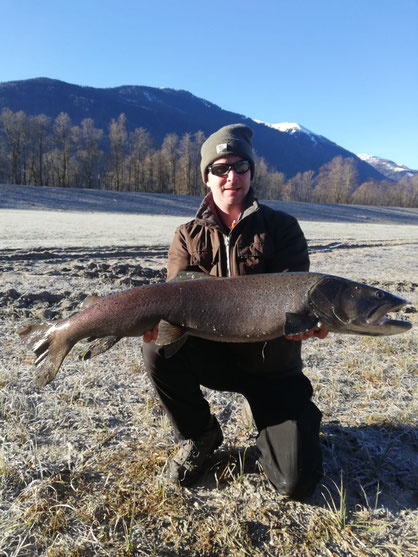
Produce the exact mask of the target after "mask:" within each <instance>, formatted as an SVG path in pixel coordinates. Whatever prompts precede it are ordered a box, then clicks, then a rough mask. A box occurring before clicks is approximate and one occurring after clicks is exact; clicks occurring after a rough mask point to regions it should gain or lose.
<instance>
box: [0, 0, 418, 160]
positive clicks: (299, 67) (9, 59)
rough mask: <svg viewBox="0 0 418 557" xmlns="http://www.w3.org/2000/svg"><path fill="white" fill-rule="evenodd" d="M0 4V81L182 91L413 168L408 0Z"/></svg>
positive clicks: (416, 139) (416, 18)
mask: <svg viewBox="0 0 418 557" xmlns="http://www.w3.org/2000/svg"><path fill="white" fill-rule="evenodd" d="M0 6H1V38H2V41H1V42H2V46H1V49H0V81H12V80H17V79H28V78H32V77H41V76H42V77H51V78H55V79H61V80H63V81H67V82H69V83H76V84H79V85H90V86H93V87H113V86H117V85H148V86H152V87H171V88H174V89H185V90H187V91H190V92H191V93H193V94H194V95H197V96H198V97H201V98H204V99H207V100H209V101H211V102H213V103H215V104H217V105H219V106H221V107H222V108H224V109H227V110H231V111H233V112H238V113H240V114H244V115H245V116H248V117H250V118H254V119H258V120H263V121H265V122H270V123H277V122H298V123H299V124H301V125H303V126H305V127H306V128H308V129H310V130H312V131H313V132H315V133H318V134H321V135H324V136H326V137H327V138H328V139H331V140H332V141H335V142H336V143H338V144H339V145H341V146H343V147H345V148H346V149H349V150H350V151H353V152H354V153H369V154H373V155H377V156H381V157H384V158H389V159H392V160H394V161H396V162H397V163H399V164H405V165H407V166H409V167H411V168H414V169H418V32H417V30H418V0H396V1H395V0H316V1H314V0H258V1H257V2H255V1H254V0H240V1H237V0H230V1H222V2H218V1H217V0H212V1H211V2H203V1H199V0H193V1H189V0H184V1H181V0H179V1H177V2H174V1H168V0H151V1H148V2H145V1H142V0H136V1H134V0H119V1H112V0H71V1H70V2H69V1H68V0H66V1H65V2H64V1H62V0H36V1H34V0H1V2H0ZM255 139H256V138H255Z"/></svg>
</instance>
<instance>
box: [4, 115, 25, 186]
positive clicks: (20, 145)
mask: <svg viewBox="0 0 418 557" xmlns="http://www.w3.org/2000/svg"><path fill="white" fill-rule="evenodd" d="M0 119H1V122H2V124H3V128H4V131H5V133H6V137H7V140H8V145H9V149H8V160H9V176H10V177H9V180H10V181H11V183H12V184H22V183H24V182H25V178H26V176H25V170H26V148H27V143H26V142H27V116H26V114H25V113H24V112H23V111H22V110H19V112H12V111H11V110H9V109H8V108H4V109H3V111H2V114H1V116H0Z"/></svg>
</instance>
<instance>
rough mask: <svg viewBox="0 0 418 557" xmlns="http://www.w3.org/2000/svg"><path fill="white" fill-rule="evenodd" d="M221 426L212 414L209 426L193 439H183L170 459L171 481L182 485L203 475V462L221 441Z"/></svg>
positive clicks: (189, 484)
mask: <svg viewBox="0 0 418 557" xmlns="http://www.w3.org/2000/svg"><path fill="white" fill-rule="evenodd" d="M223 440H224V437H223V435H222V430H221V427H220V425H219V423H218V420H217V419H216V418H215V417H214V416H212V421H211V425H210V428H209V429H208V430H206V431H205V432H204V433H203V434H202V435H200V436H199V437H196V438H194V439H185V440H184V441H182V443H181V447H180V449H179V450H178V452H177V453H176V454H175V456H174V457H173V459H172V460H171V462H170V464H169V468H168V475H169V478H170V480H171V481H173V482H178V483H179V484H180V485H182V486H183V487H189V486H191V485H193V484H194V483H196V482H197V481H198V480H199V479H200V478H201V477H202V475H203V472H204V469H205V462H206V459H207V457H208V456H209V455H211V454H212V453H213V452H214V451H215V450H216V449H217V448H218V447H219V446H220V445H221V444H222V442H223Z"/></svg>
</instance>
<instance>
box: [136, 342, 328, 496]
mask: <svg viewBox="0 0 418 557" xmlns="http://www.w3.org/2000/svg"><path fill="white" fill-rule="evenodd" d="M143 355H144V361H145V366H146V368H147V370H148V373H149V376H150V378H151V381H152V383H153V384H154V386H155V388H156V391H157V393H158V395H159V397H160V399H161V402H162V404H163V405H164V407H165V409H166V410H167V412H168V415H169V417H170V419H171V421H172V423H173V425H174V428H175V429H176V431H177V433H178V434H179V435H180V436H181V437H182V438H184V439H190V438H196V437H199V435H200V434H201V433H202V432H204V431H205V430H206V429H207V427H208V425H209V423H210V421H211V414H210V409H209V404H208V402H207V401H206V399H205V398H204V397H203V394H202V391H201V389H200V387H201V385H203V386H205V387H208V388H210V389H215V390H219V391H231V392H237V393H241V394H242V395H244V396H245V397H246V399H247V400H248V402H249V404H250V407H251V411H252V414H253V417H254V421H255V423H256V426H257V429H258V432H259V435H258V438H257V447H258V449H259V451H260V453H261V454H260V459H259V461H260V464H261V465H262V467H263V469H264V471H265V473H266V475H267V477H268V478H269V480H270V481H271V482H272V484H273V485H274V486H275V487H276V488H277V490H278V491H279V492H280V493H283V494H286V495H289V496H292V497H294V498H298V499H301V498H303V497H305V496H307V495H309V494H310V493H311V492H313V490H314V488H315V485H316V483H317V481H318V480H319V478H320V477H321V471H322V458H321V450H320V445H319V425H320V421H321V412H320V411H319V410H318V408H317V407H316V406H315V405H314V404H313V402H311V400H310V399H311V396H312V386H311V383H310V381H309V379H308V378H307V377H306V376H305V375H303V373H302V372H301V371H299V370H296V371H295V372H294V373H289V374H285V375H284V374H281V373H280V374H278V373H248V371H243V370H242V369H238V368H237V366H236V364H235V365H234V359H233V358H232V359H231V352H230V350H229V345H228V344H226V343H220V342H211V341H206V340H203V339H199V338H193V337H192V338H189V339H188V341H187V342H186V344H185V345H184V346H183V347H182V348H181V349H180V350H179V351H178V352H177V353H176V354H175V355H174V356H172V357H170V358H165V357H164V349H163V348H158V347H157V346H156V345H155V343H153V342H152V343H149V344H144V348H143Z"/></svg>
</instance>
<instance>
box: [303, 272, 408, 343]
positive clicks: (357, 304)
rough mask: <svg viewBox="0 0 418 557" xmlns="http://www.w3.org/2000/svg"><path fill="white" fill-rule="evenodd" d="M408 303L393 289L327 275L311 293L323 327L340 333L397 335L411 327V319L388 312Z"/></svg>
mask: <svg viewBox="0 0 418 557" xmlns="http://www.w3.org/2000/svg"><path fill="white" fill-rule="evenodd" d="M407 303H408V302H407V301H406V300H404V299H402V298H399V297H398V296H394V295H393V294H391V293H390V292H386V291H385V290H381V289H380V288H375V287H374V286H369V285H367V284H362V283H358V282H354V281H350V280H347V279H344V278H340V277H333V276H325V277H324V278H322V279H321V280H320V281H319V282H318V283H317V284H316V285H315V286H313V287H312V288H311V291H310V293H309V305H310V307H311V310H312V311H313V312H314V314H315V315H316V316H317V317H318V320H319V321H320V322H321V327H322V328H324V329H328V330H329V331H334V332H339V333H352V334H359V335H362V334H363V335H372V336H380V335H395V334H399V333H403V332H405V331H407V330H409V329H410V328H411V327H412V325H411V323H409V322H408V321H400V320H394V319H390V318H389V317H387V315H386V314H387V313H389V312H392V311H397V310H399V309H400V308H402V307H403V306H405V305H406V304H407Z"/></svg>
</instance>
